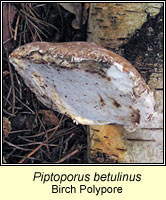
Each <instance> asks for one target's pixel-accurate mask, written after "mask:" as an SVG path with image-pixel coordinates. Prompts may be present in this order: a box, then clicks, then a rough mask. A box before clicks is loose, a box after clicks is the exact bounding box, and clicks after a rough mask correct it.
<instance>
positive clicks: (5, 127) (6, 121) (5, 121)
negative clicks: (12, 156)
mask: <svg viewBox="0 0 166 200" xmlns="http://www.w3.org/2000/svg"><path fill="white" fill-rule="evenodd" d="M11 130H12V128H11V122H10V121H9V119H8V118H6V117H3V133H4V135H5V137H8V135H9V132H10V131H11Z"/></svg>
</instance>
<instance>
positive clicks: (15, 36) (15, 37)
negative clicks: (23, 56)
mask: <svg viewBox="0 0 166 200" xmlns="http://www.w3.org/2000/svg"><path fill="white" fill-rule="evenodd" d="M19 21H20V15H18V17H17V21H16V26H15V31H14V40H16V39H17V31H18V23H19Z"/></svg>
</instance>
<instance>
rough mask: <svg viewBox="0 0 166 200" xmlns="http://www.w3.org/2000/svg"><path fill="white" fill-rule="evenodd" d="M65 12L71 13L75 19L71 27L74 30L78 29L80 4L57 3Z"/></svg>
mask: <svg viewBox="0 0 166 200" xmlns="http://www.w3.org/2000/svg"><path fill="white" fill-rule="evenodd" d="M59 4H60V5H61V6H62V7H63V8H64V9H65V10H67V11H69V12H70V13H73V14H74V15H75V19H74V20H73V21H72V27H73V28H75V29H80V24H81V10H82V8H81V3H59Z"/></svg>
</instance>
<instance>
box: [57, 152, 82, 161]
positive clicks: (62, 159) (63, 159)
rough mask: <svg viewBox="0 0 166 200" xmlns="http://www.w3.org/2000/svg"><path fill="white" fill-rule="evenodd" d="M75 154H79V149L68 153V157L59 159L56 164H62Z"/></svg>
mask: <svg viewBox="0 0 166 200" xmlns="http://www.w3.org/2000/svg"><path fill="white" fill-rule="evenodd" d="M77 152H79V149H76V150H74V151H73V152H71V153H69V154H68V155H66V156H65V157H63V158H61V159H60V160H58V161H57V162H56V163H62V162H64V161H65V160H66V159H68V158H70V157H71V156H73V155H75V154H76V153H77Z"/></svg>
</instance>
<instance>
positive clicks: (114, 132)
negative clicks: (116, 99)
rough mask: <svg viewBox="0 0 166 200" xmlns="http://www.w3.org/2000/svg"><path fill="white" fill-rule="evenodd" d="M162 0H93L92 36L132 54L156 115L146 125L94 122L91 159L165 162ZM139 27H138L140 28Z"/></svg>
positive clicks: (90, 151)
mask: <svg viewBox="0 0 166 200" xmlns="http://www.w3.org/2000/svg"><path fill="white" fill-rule="evenodd" d="M162 5H163V4H162V3H91V4H90V13H89V21H88V41H92V42H95V43H98V44H101V45H102V46H104V47H106V48H108V49H112V50H114V51H115V52H117V53H119V54H121V55H122V56H123V57H125V58H126V59H128V60H129V61H130V62H131V63H132V64H133V65H134V66H135V67H136V69H137V70H138V71H139V72H140V74H141V75H142V76H143V78H144V79H145V80H146V82H147V84H148V85H149V86H150V88H151V89H152V90H153V92H154V97H155V101H156V115H155V116H154V117H153V119H152V121H151V122H149V124H147V126H146V127H144V128H143V129H139V130H136V131H135V132H133V133H129V132H127V131H125V130H124V128H123V127H121V126H118V125H116V126H114V125H106V126H90V131H89V132H90V136H89V139H88V143H89V161H90V162H93V163H96V162H99V163H115V162H118V163H162V162H163V53H162V52H163V45H162V42H163V41H162V40H163V23H162V20H163V18H162V17H163V15H162V9H160V8H161V7H162ZM138 29H139V30H138Z"/></svg>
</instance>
